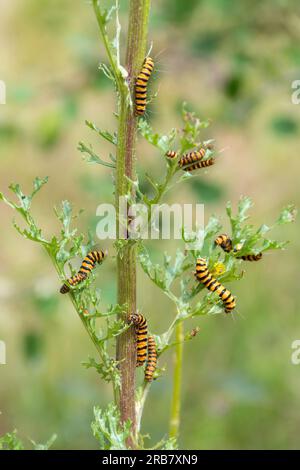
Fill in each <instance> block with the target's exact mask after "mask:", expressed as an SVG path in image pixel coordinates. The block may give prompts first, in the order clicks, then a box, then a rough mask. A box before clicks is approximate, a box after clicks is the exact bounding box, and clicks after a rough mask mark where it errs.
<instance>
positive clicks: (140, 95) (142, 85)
mask: <svg viewBox="0 0 300 470" xmlns="http://www.w3.org/2000/svg"><path fill="white" fill-rule="evenodd" d="M153 68H154V62H153V59H151V57H146V59H145V60H144V63H143V67H142V70H141V71H140V73H139V74H138V76H137V79H136V81H135V112H136V114H137V115H138V116H143V114H145V111H146V105H147V85H148V80H149V78H150V77H151V74H152V71H153Z"/></svg>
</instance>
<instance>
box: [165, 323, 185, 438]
mask: <svg viewBox="0 0 300 470" xmlns="http://www.w3.org/2000/svg"><path fill="white" fill-rule="evenodd" d="M175 333H176V346H175V351H174V374H173V394H172V402H171V416H170V431H169V435H170V437H173V438H177V437H178V434H179V426H180V405H181V376H182V357H183V339H184V332H183V323H178V324H177V326H176V331H175Z"/></svg>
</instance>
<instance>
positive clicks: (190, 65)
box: [0, 0, 300, 449]
mask: <svg viewBox="0 0 300 470" xmlns="http://www.w3.org/2000/svg"><path fill="white" fill-rule="evenodd" d="M121 3H122V15H121V19H122V23H123V25H124V28H123V34H124V35H125V34H126V33H125V32H126V20H127V16H126V15H127V7H128V2H127V1H126V2H125V1H124V2H121ZM2 5H3V6H2ZM1 6H2V8H1V13H2V14H1V19H0V24H1V26H0V44H1V46H0V47H1V64H0V78H1V79H2V80H5V82H6V84H7V104H6V105H2V106H1V107H0V152H1V153H0V165H1V171H0V188H1V190H6V188H7V186H8V184H9V183H11V182H20V183H21V184H22V185H23V187H24V190H27V192H28V191H29V189H30V187H31V182H32V180H33V178H34V177H35V176H37V175H38V176H45V175H49V177H50V180H49V183H48V184H47V185H46V187H45V188H44V189H43V190H42V192H41V193H40V194H39V195H38V197H37V199H36V201H35V204H34V206H33V212H34V215H35V216H36V218H37V219H38V220H39V222H40V225H41V226H42V227H43V228H44V230H45V233H46V234H48V235H50V234H52V233H54V232H57V231H58V230H59V227H58V224H57V222H56V220H55V216H54V214H53V210H52V207H53V206H54V205H58V204H59V203H60V201H61V200H62V199H68V200H70V201H72V202H73V204H74V207H75V209H78V210H79V209H80V208H84V209H85V210H84V213H83V214H82V216H81V219H80V222H79V226H80V228H81V229H82V230H84V231H86V227H87V226H89V227H91V228H94V227H95V224H96V222H97V219H96V216H95V209H96V206H97V205H98V204H99V203H100V202H110V201H112V199H113V195H112V186H111V175H110V172H109V171H108V170H107V169H105V168H104V167H100V166H97V167H96V166H92V165H88V164H87V163H86V162H84V161H82V159H81V155H80V154H79V152H78V151H77V149H76V147H77V143H78V141H79V140H83V141H84V142H91V143H92V144H93V145H94V148H95V150H96V151H98V152H99V154H100V155H101V156H104V157H106V156H107V155H108V153H109V152H110V151H112V148H111V147H110V146H109V145H108V144H107V145H106V143H105V141H101V140H98V139H97V137H95V135H93V133H92V132H91V131H90V130H89V129H88V128H87V127H86V126H85V125H84V120H85V119H88V120H91V121H94V122H95V123H96V124H97V125H98V126H99V127H100V128H104V129H109V130H114V129H115V127H116V120H115V118H114V116H113V114H112V111H113V110H114V109H115V101H114V100H115V97H114V93H113V88H112V86H111V83H110V82H109V81H108V80H107V79H106V78H105V77H104V76H103V74H101V72H100V71H99V70H98V65H99V63H100V62H101V61H102V60H103V61H104V60H105V56H104V51H103V48H102V45H101V43H100V40H99V35H98V31H97V27H96V21H95V19H94V16H93V13H92V8H91V6H90V5H88V3H87V2H85V1H83V0H82V1H80V0H77V1H76V2H75V1H74V0H72V1H71V0H51V1H50V0H43V2H41V1H39V0H23V1H21V0H15V1H14V2H11V1H9V0H2V2H1ZM299 13H300V7H299V2H297V1H292V0H288V1H287V0H273V1H272V2H271V1H266V0H265V1H261V0H260V1H258V0H251V1H250V0H244V1H243V2H240V1H238V0H198V1H197V0H189V1H186V0H157V1H155V2H153V8H152V14H151V28H150V41H153V51H152V56H154V58H155V57H157V68H158V72H157V74H156V77H155V81H154V82H153V84H152V88H153V90H157V89H158V90H159V94H158V97H157V99H156V100H155V102H154V103H153V105H152V108H151V112H150V113H149V119H150V120H151V122H152V125H153V126H154V128H155V129H157V130H159V131H161V132H164V131H168V130H169V129H170V128H171V127H173V126H176V125H180V109H181V102H182V101H187V102H188V103H189V104H190V107H192V108H193V109H194V110H195V111H196V112H197V113H198V114H199V115H200V116H201V117H202V118H203V119H204V118H210V119H211V120H212V125H211V127H210V128H209V129H208V130H207V131H205V137H212V138H215V139H216V143H217V146H218V148H221V149H224V152H223V158H222V159H220V160H219V161H218V165H216V166H215V167H214V168H213V170H210V171H209V172H208V175H207V176H205V177H201V179H200V177H199V179H195V180H193V183H192V184H184V185H181V186H180V188H179V189H178V190H176V192H173V193H171V194H170V201H173V202H175V201H178V200H180V201H182V202H190V201H199V202H203V201H204V202H205V210H206V218H208V216H209V215H210V214H211V213H216V214H217V215H219V216H220V217H221V219H222V221H224V224H225V228H226V227H228V225H227V220H226V217H225V204H226V201H227V200H229V199H230V200H232V201H233V203H234V204H235V203H236V202H237V200H238V198H239V196H240V195H241V194H243V195H249V196H251V197H252V198H253V199H254V201H255V203H256V205H255V208H254V211H253V222H255V223H257V224H260V223H262V222H265V223H272V221H273V220H274V219H275V218H276V217H277V215H278V213H279V211H280V209H281V207H283V206H284V205H286V204H287V203H289V202H294V203H296V204H298V205H299V203H300V200H299V199H300V196H299V191H298V189H297V188H298V184H299V169H300V163H299V138H300V119H299V117H300V105H299V106H297V105H293V104H292V102H291V92H292V89H291V83H292V81H293V80H296V79H300V48H299V44H300V16H299ZM150 41H149V42H150ZM138 157H139V167H140V169H141V172H142V175H143V174H144V173H145V172H146V171H148V172H151V173H152V174H154V175H157V176H158V177H159V176H160V175H161V172H162V168H163V163H162V162H161V156H160V155H159V154H158V153H157V152H156V151H155V150H154V149H153V148H152V147H150V146H149V145H148V144H147V143H145V142H141V143H140V144H139V152H138ZM0 210H1V230H0V238H1V248H2V249H1V251H0V261H1V262H0V266H1V270H0V339H1V340H4V341H5V342H6V345H7V365H0V377H1V379H0V412H1V415H0V435H1V434H3V433H4V432H7V431H11V430H12V429H14V428H17V429H18V431H19V434H20V436H21V437H24V438H27V437H29V438H32V439H34V440H35V441H38V442H44V441H46V440H47V439H48V438H49V436H50V435H51V434H52V433H54V432H56V433H57V434H58V439H57V441H56V443H55V445H54V448H73V449H74V448H87V449H90V448H91V449H92V448H97V442H96V441H95V440H94V438H93V437H92V435H91V431H90V422H91V420H92V408H93V405H95V404H100V405H103V406H104V405H105V404H106V403H107V402H108V401H109V400H110V398H111V396H110V388H109V386H107V385H106V384H104V383H102V382H100V381H99V378H98V376H97V374H96V372H94V371H93V370H85V369H84V368H83V367H82V366H81V361H83V360H86V358H87V357H88V355H91V356H94V350H93V346H92V345H91V344H90V343H89V341H88V339H87V337H86V335H85V332H84V331H83V329H82V327H81V324H80V321H79V319H78V318H77V317H76V316H75V314H74V312H73V310H72V307H71V304H70V302H69V301H68V299H67V298H65V297H63V296H60V295H59V294H58V288H59V283H58V280H57V277H56V274H55V272H54V269H53V267H52V266H51V264H49V261H48V259H47V257H46V255H45V254H44V253H43V251H42V250H41V248H40V247H38V246H36V245H35V244H33V243H31V242H29V241H28V242H27V241H25V240H24V239H22V238H21V237H20V236H19V235H18V234H17V233H16V232H15V230H14V229H13V227H12V224H11V219H12V216H13V214H12V212H11V211H10V209H9V208H7V207H5V206H4V205H3V204H1V205H0ZM298 224H299V222H297V225H298ZM298 234H299V227H297V226H296V225H295V224H292V225H289V226H286V227H284V228H283V230H282V231H281V233H280V236H279V239H281V240H283V239H289V240H290V241H291V244H290V247H289V248H288V250H286V251H283V252H276V253H274V254H273V253H271V254H270V255H268V256H266V257H265V258H264V260H263V261H262V262H261V263H259V264H253V265H252V264H251V265H250V264H249V265H247V266H246V271H247V273H246V274H247V276H246V277H245V278H244V279H243V280H242V281H241V282H239V283H237V284H235V285H234V292H235V294H236V295H237V296H238V303H239V314H238V315H237V316H236V321H233V320H232V319H231V318H228V317H226V316H219V315H218V316H214V317H207V318H204V319H203V320H201V321H199V320H198V321H197V323H195V324H198V325H199V326H200V328H201V331H200V333H199V334H198V336H197V337H196V338H195V339H194V340H193V341H191V342H189V343H188V344H186V347H185V353H184V363H185V366H184V374H183V407H182V430H181V438H180V447H181V448H188V449H213V448H225V449H231V448H237V449H240V448H243V449H245V448H246V449H248V448H259V449H261V448H268V449H277V448H299V447H300V446H299V434H298V430H299V426H300V401H299V389H300V365H299V366H296V365H292V364H291V360H290V356H291V352H292V350H291V343H292V341H294V340H295V339H300V319H299V300H298V295H297V285H298V272H299V270H298V269H297V267H298V262H299V253H300V244H299V243H298V239H299V236H298ZM274 235H276V234H274ZM104 245H105V246H106V247H108V248H111V244H110V243H105V244H104ZM170 245H174V242H171V243H170ZM166 248H167V245H166V244H165V243H164V244H163V246H161V245H160V243H159V242H157V245H154V250H155V251H157V252H159V251H161V250H162V249H166ZM168 248H169V249H170V250H172V249H173V248H174V246H169V247H168ZM103 269H104V268H103ZM115 274H116V273H115V264H114V262H113V261H111V262H110V263H107V265H106V267H105V273H104V275H103V274H102V273H101V276H100V275H99V277H98V279H97V283H98V284H99V286H101V288H102V290H103V298H104V303H107V304H108V303H112V302H114V301H115V294H116V286H115ZM138 288H139V308H140V309H141V310H142V311H143V312H145V313H146V314H147V317H148V319H149V321H150V324H151V329H152V330H153V331H154V332H157V333H161V332H163V331H164V329H165V328H166V326H167V325H168V324H169V322H170V321H171V319H172V317H173V315H174V312H173V311H172V305H170V303H169V302H168V300H167V299H165V298H164V297H163V294H161V293H160V292H158V291H157V289H156V288H155V286H153V285H152V284H151V283H150V281H149V280H148V279H146V278H145V276H144V274H143V273H142V272H140V273H139V277H138ZM154 298H155V305H154V303H153V299H154ZM189 326H190V327H191V328H192V326H194V323H193V324H190V325H189ZM162 363H163V364H161V365H166V367H167V373H166V374H165V376H164V377H163V378H162V379H160V380H159V381H157V382H155V384H154V385H153V387H152V390H151V393H150V398H149V401H148V404H147V406H146V411H145V417H144V426H143V431H144V432H147V433H148V432H149V433H150V435H151V441H150V443H153V442H156V441H157V440H159V439H160V438H161V437H162V436H163V435H164V434H166V431H167V420H168V414H169V403H170V391H171V376H172V374H171V367H172V352H170V353H169V354H168V355H166V356H165V357H164V359H163V360H162Z"/></svg>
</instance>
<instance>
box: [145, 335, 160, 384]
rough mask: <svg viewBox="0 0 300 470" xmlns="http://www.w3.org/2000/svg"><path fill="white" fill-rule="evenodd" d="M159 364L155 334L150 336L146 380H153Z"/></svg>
mask: <svg viewBox="0 0 300 470" xmlns="http://www.w3.org/2000/svg"><path fill="white" fill-rule="evenodd" d="M156 364H157V350H156V344H155V339H154V337H153V336H149V338H148V360H147V365H146V369H145V380H146V381H147V382H151V381H152V380H153V374H154V372H155V370H156Z"/></svg>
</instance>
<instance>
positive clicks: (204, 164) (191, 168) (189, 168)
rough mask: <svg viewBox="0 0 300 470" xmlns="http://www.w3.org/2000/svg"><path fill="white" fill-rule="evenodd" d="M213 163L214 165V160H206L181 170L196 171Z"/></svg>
mask: <svg viewBox="0 0 300 470" xmlns="http://www.w3.org/2000/svg"><path fill="white" fill-rule="evenodd" d="M214 163H215V159H214V158H208V159H207V160H203V161H198V162H196V163H194V164H193V165H190V166H188V167H186V168H183V171H193V170H198V169H199V168H206V167H207V166H211V165H213V164H214Z"/></svg>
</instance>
